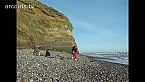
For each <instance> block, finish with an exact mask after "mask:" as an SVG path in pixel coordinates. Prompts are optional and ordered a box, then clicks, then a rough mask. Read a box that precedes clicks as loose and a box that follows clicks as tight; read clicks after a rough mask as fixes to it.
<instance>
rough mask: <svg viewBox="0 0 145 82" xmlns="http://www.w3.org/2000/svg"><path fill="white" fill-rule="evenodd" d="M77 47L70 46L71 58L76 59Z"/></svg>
mask: <svg viewBox="0 0 145 82" xmlns="http://www.w3.org/2000/svg"><path fill="white" fill-rule="evenodd" d="M77 54H78V49H77V47H76V46H73V48H72V59H74V60H77Z"/></svg>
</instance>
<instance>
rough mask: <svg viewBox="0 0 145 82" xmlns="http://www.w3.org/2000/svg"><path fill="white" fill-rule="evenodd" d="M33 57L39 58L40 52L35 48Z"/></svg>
mask: <svg viewBox="0 0 145 82" xmlns="http://www.w3.org/2000/svg"><path fill="white" fill-rule="evenodd" d="M33 55H35V56H40V50H39V49H38V48H37V47H35V48H34V51H33Z"/></svg>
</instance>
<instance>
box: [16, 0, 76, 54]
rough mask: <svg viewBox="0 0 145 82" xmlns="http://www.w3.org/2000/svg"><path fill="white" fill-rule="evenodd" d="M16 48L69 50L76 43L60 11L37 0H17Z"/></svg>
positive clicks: (70, 26) (70, 28)
mask: <svg viewBox="0 0 145 82" xmlns="http://www.w3.org/2000/svg"><path fill="white" fill-rule="evenodd" d="M17 5H19V6H20V5H27V6H28V5H31V6H33V8H32V7H31V8H17V48H33V47H34V46H39V47H40V48H41V49H50V50H56V51H65V52H71V48H72V46H73V45H76V42H75V39H74V37H73V35H72V29H73V28H72V24H71V23H70V21H69V19H68V18H67V17H66V16H65V15H64V14H62V13H60V12H58V11H57V10H55V9H53V8H52V7H48V6H46V5H44V4H42V3H40V2H39V1H37V0H17Z"/></svg>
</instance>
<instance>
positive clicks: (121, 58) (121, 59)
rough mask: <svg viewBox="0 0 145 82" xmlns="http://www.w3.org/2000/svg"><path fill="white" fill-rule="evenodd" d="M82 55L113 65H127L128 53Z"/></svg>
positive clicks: (89, 53)
mask: <svg viewBox="0 0 145 82" xmlns="http://www.w3.org/2000/svg"><path fill="white" fill-rule="evenodd" d="M82 54H83V55H86V56H91V57H94V58H95V59H97V60H103V61H108V62H113V63H120V64H125V65H128V64H129V63H128V57H129V56H128V52H85V53H83V52H82Z"/></svg>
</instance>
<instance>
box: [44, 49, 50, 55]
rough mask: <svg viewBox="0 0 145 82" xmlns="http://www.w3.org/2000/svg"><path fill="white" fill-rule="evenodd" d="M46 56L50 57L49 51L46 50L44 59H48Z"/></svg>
mask: <svg viewBox="0 0 145 82" xmlns="http://www.w3.org/2000/svg"><path fill="white" fill-rule="evenodd" d="M48 56H50V52H49V49H47V50H46V54H45V57H48Z"/></svg>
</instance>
